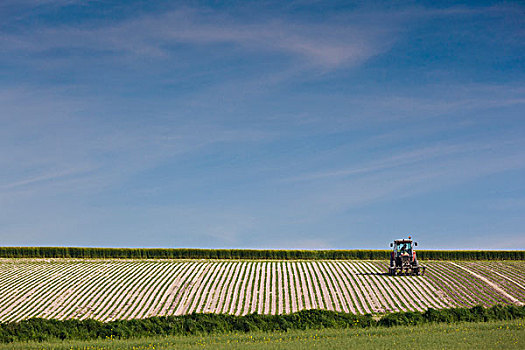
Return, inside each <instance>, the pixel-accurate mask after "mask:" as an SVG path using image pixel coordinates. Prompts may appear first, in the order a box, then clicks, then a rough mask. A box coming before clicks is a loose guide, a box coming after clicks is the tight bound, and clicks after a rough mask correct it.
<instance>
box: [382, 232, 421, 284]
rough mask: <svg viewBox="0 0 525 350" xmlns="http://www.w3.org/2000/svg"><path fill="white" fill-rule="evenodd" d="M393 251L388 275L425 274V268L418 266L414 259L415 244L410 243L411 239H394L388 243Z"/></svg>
mask: <svg viewBox="0 0 525 350" xmlns="http://www.w3.org/2000/svg"><path fill="white" fill-rule="evenodd" d="M390 247H393V250H392V252H391V254H390V266H389V267H388V274H389V275H391V276H394V275H417V276H419V275H422V274H424V273H425V269H426V267H425V266H422V265H419V263H418V261H417V257H416V250H415V249H414V247H417V242H412V237H410V236H408V239H396V240H395V241H394V243H390Z"/></svg>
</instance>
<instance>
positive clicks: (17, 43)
mask: <svg viewBox="0 0 525 350" xmlns="http://www.w3.org/2000/svg"><path fill="white" fill-rule="evenodd" d="M1 41H2V44H3V50H4V51H6V50H18V51H28V52H43V51H49V50H56V49H67V50H76V49H89V50H95V51H98V52H104V51H106V52H113V53H128V54H134V55H145V56H153V57H161V58H167V57H172V56H173V55H172V54H171V53H172V51H173V50H172V49H173V45H177V44H178V43H179V44H180V43H190V44H194V45H220V44H228V45H235V46H238V47H241V48H244V49H247V50H250V51H253V52H260V51H262V52H265V51H266V52H275V53H281V54H287V55H291V56H295V57H298V58H301V59H302V60H303V61H305V63H308V64H312V65H316V66H320V67H324V68H336V67H338V66H340V65H355V64H358V63H361V62H363V61H365V60H366V59H368V58H369V57H371V56H374V55H377V54H379V53H381V52H383V51H385V50H387V49H388V48H389V47H390V46H391V45H392V43H393V42H394V41H395V28H394V23H391V24H390V25H389V24H388V23H383V24H382V25H381V26H379V25H367V24H366V21H361V23H360V24H358V25H355V24H352V23H348V22H347V23H344V22H341V21H339V22H333V23H331V22H326V21H325V22H323V23H317V24H315V23H308V24H307V23H301V22H300V21H297V20H289V19H286V18H284V17H283V18H278V19H270V18H269V19H260V20H258V21H257V22H250V23H245V22H243V21H242V20H239V19H238V18H233V17H230V16H228V15H225V14H222V13H218V12H214V11H211V10H202V9H180V10H175V11H172V12H169V13H165V14H162V15H148V16H142V17H140V18H132V19H127V20H122V21H121V22H120V23H117V24H111V25H104V24H99V25H97V24H96V23H95V24H93V23H92V24H87V25H84V26H77V27H64V26H60V27H49V26H48V27H43V28H38V29H34V31H31V32H26V33H22V34H16V35H15V34H12V35H4V36H3V37H2V39H1ZM170 47H171V48H170Z"/></svg>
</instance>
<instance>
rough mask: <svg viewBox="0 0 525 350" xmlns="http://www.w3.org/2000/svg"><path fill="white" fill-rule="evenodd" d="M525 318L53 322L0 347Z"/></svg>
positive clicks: (512, 310) (466, 312) (431, 313)
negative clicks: (56, 341)
mask: <svg viewBox="0 0 525 350" xmlns="http://www.w3.org/2000/svg"><path fill="white" fill-rule="evenodd" d="M521 318H525V306H515V305H506V306H502V305H496V306H493V307H491V308H487V309H486V308H484V307H482V306H475V307H473V308H470V309H463V308H456V309H441V310H435V309H428V310H426V311H424V312H399V313H393V314H387V315H385V316H383V317H382V318H380V319H379V320H374V318H373V317H372V316H371V315H369V314H368V315H354V314H350V313H343V312H335V311H327V310H303V311H300V312H296V313H292V314H285V315H259V314H250V315H246V316H233V315H227V314H195V313H194V314H191V315H183V316H167V317H151V318H146V319H134V320H120V321H112V322H108V323H103V322H99V321H95V320H92V319H87V320H83V321H80V320H64V321H58V320H52V319H41V318H34V319H29V320H25V321H20V322H16V323H15V322H12V323H0V342H3V343H9V342H20V341H50V340H57V339H60V340H90V339H129V338H139V337H146V336H149V337H151V336H169V335H191V334H209V333H214V334H220V333H231V332H258V331H263V332H275V331H288V330H294V329H301V330H304V329H322V328H339V329H345V328H364V327H390V326H398V325H419V324H425V323H453V322H484V321H495V320H513V319H521Z"/></svg>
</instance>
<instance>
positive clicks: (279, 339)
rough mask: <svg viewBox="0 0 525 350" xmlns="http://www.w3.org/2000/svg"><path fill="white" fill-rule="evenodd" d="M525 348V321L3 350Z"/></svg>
mask: <svg viewBox="0 0 525 350" xmlns="http://www.w3.org/2000/svg"><path fill="white" fill-rule="evenodd" d="M310 348H318V349H349V348H358V349H392V348H403V349H420V348H424V349H496V348H497V349H498V350H502V349H525V320H523V319H522V320H514V321H496V322H481V323H456V324H454V323H452V324H426V325H420V326H408V327H407V326H399V327H391V328H364V329H324V330H306V331H289V332H273V333H260V332H258V333H247V334H238V333H233V334H221V335H206V336H195V335H194V336H171V337H155V338H142V339H128V340H113V339H107V340H99V341H68V342H46V343H23V342H19V343H11V344H3V345H0V350H1V349H12V350H15V349H20V350H21V349H28V350H31V349H35V350H36V349H79V350H80V349H82V350H91V349H92V350H95V349H97V350H102V349H105V350H114V349H129V350H132V349H133V350H138V349H261V350H262V349H310Z"/></svg>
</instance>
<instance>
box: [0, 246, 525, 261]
mask: <svg viewBox="0 0 525 350" xmlns="http://www.w3.org/2000/svg"><path fill="white" fill-rule="evenodd" d="M417 255H418V258H419V259H421V260H525V251H524V250H419V251H418V252H417ZM389 256H390V251H389V250H357V249H356V250H264V249H189V248H188V249H187V248H176V249H169V248H83V247H0V258H90V259H93V258H95V259H97V258H121V259H255V260H258V259H260V260H264V259H267V260H333V259H350V260H383V259H388V258H389Z"/></svg>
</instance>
